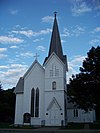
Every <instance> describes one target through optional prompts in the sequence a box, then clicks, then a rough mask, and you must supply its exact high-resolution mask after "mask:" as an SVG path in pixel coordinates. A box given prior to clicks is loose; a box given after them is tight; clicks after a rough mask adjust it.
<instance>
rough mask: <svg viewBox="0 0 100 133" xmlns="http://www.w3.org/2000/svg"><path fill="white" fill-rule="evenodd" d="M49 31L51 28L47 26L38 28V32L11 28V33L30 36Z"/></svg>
mask: <svg viewBox="0 0 100 133" xmlns="http://www.w3.org/2000/svg"><path fill="white" fill-rule="evenodd" d="M51 31H52V30H51V29H49V28H47V29H45V30H40V31H38V32H34V31H32V30H19V31H17V30H13V31H12V33H15V34H21V35H25V36H27V37H32V36H39V35H45V34H49V33H50V32H51Z"/></svg>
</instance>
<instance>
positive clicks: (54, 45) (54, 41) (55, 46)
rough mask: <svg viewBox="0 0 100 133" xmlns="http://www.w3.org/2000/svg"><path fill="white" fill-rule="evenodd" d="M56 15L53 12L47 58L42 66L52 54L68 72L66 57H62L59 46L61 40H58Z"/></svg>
mask: <svg viewBox="0 0 100 133" xmlns="http://www.w3.org/2000/svg"><path fill="white" fill-rule="evenodd" d="M56 14H57V12H54V24H53V30H52V35H51V41H50V48H49V53H48V57H46V58H45V60H44V63H43V64H45V63H46V61H47V60H48V58H49V57H50V56H51V54H52V53H55V54H56V55H57V56H58V57H59V58H60V59H61V61H62V62H63V63H64V64H65V65H66V70H68V67H67V57H66V55H63V50H62V46H61V39H60V34H59V29H58V24H57V18H56Z"/></svg>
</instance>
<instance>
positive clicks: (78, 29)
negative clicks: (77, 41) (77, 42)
mask: <svg viewBox="0 0 100 133" xmlns="http://www.w3.org/2000/svg"><path fill="white" fill-rule="evenodd" d="M84 32H85V29H84V27H80V26H79V25H76V26H75V29H74V30H73V34H74V35H75V36H80V35H81V34H83V33H84Z"/></svg>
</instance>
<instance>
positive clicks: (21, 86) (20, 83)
mask: <svg viewBox="0 0 100 133" xmlns="http://www.w3.org/2000/svg"><path fill="white" fill-rule="evenodd" d="M23 92H24V79H23V78H22V77H21V78H20V79H19V81H18V83H17V85H16V87H15V90H14V93H15V94H16V93H23Z"/></svg>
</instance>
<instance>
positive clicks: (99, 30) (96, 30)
mask: <svg viewBox="0 0 100 133" xmlns="http://www.w3.org/2000/svg"><path fill="white" fill-rule="evenodd" d="M96 32H100V27H96V28H95V29H94V30H93V31H92V33H96Z"/></svg>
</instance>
